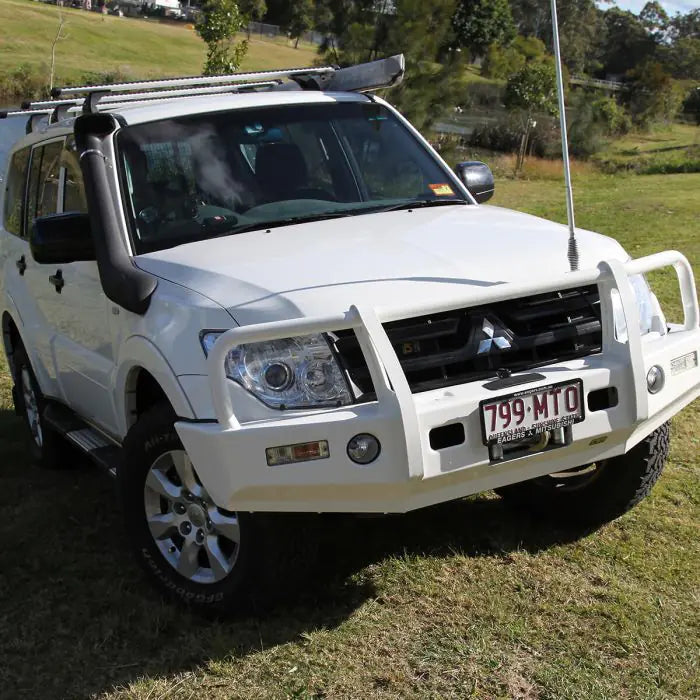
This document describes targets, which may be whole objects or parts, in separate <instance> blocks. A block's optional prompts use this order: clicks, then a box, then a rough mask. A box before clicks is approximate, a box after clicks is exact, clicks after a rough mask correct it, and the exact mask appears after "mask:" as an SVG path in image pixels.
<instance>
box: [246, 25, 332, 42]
mask: <svg viewBox="0 0 700 700" xmlns="http://www.w3.org/2000/svg"><path fill="white" fill-rule="evenodd" d="M247 31H248V32H249V33H250V34H251V35H253V34H256V35H257V36H265V37H272V38H274V37H276V36H281V37H285V38H286V37H288V36H289V34H288V33H287V32H286V31H285V30H284V29H283V28H282V27H280V26H279V25H277V24H265V23H264V22H250V23H249V24H248V29H247ZM326 38H327V35H326V34H324V33H323V32H314V31H309V32H304V33H303V34H302V35H301V37H299V39H300V41H305V42H307V43H309V44H315V45H316V46H320V45H321V44H323V42H324V41H325V40H326Z"/></svg>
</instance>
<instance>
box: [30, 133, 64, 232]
mask: <svg viewBox="0 0 700 700" xmlns="http://www.w3.org/2000/svg"><path fill="white" fill-rule="evenodd" d="M62 148H63V141H55V142H53V143H47V144H46V145H45V146H36V147H35V148H34V150H33V151H32V162H31V165H30V167H29V188H28V190H27V204H26V208H25V229H24V230H25V231H27V232H28V231H29V230H30V228H31V225H32V222H33V221H34V219H35V218H36V217H37V216H44V215H46V214H55V213H56V212H57V211H58V181H59V175H60V159H61V150H62Z"/></svg>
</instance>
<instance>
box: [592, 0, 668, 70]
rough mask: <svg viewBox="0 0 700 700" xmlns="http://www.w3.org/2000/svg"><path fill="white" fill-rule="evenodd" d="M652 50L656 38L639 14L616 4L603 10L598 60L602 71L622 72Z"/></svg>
mask: <svg viewBox="0 0 700 700" xmlns="http://www.w3.org/2000/svg"><path fill="white" fill-rule="evenodd" d="M655 52H656V42H655V41H654V39H653V38H652V37H651V36H650V35H649V33H648V32H647V30H646V27H645V26H644V24H643V23H642V21H641V20H640V19H639V17H637V16H636V15H635V14H633V13H632V12H627V11H626V10H620V9H619V8H617V7H613V8H611V9H609V10H608V11H607V12H605V14H604V32H603V33H602V34H601V60H602V64H603V66H604V67H605V72H606V73H613V74H619V75H624V74H625V73H626V72H627V71H629V70H632V69H633V68H634V67H635V66H638V65H640V64H642V63H644V62H645V61H647V60H650V59H651V58H652V57H653V56H654V54H655Z"/></svg>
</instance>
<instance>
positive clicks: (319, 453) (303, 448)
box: [265, 440, 330, 467]
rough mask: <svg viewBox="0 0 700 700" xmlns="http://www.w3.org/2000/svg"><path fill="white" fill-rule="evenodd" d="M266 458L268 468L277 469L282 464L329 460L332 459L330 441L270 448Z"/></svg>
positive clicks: (267, 450)
mask: <svg viewBox="0 0 700 700" xmlns="http://www.w3.org/2000/svg"><path fill="white" fill-rule="evenodd" d="M265 456H266V457H267V466H268V467H277V466H280V465H281V464H293V463H294V462H310V461H312V460H314V459H327V458H328V457H330V452H329V451H328V441H327V440H319V441H318V442H302V443H299V444H297V445H281V446H280V447H268V448H267V449H266V450H265Z"/></svg>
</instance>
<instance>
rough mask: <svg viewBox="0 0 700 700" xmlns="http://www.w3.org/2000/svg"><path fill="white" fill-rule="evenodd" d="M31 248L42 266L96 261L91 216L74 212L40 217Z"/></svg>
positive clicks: (33, 228) (31, 240)
mask: <svg viewBox="0 0 700 700" xmlns="http://www.w3.org/2000/svg"><path fill="white" fill-rule="evenodd" d="M29 248H30V249H31V251H32V256H33V258H34V260H36V261H37V262H38V263H40V264H42V265H54V264H55V265H60V264H65V263H72V262H78V261H79V260H95V246H94V244H93V241H92V232H91V230H90V219H89V217H88V215H87V214H81V213H80V212H74V211H71V212H67V213H65V214H49V215H48V216H39V217H37V218H36V219H34V224H33V226H32V230H31V232H30V234H29Z"/></svg>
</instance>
